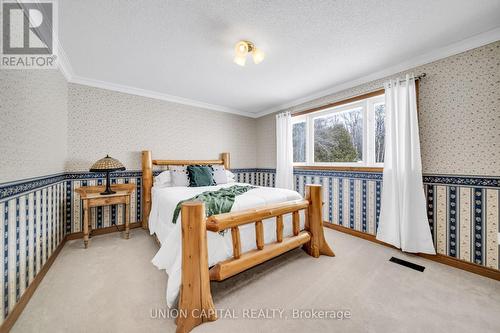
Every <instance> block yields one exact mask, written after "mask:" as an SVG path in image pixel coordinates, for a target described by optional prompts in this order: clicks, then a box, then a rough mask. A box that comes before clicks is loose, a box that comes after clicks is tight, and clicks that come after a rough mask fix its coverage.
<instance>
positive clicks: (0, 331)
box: [0, 238, 66, 333]
mask: <svg viewBox="0 0 500 333" xmlns="http://www.w3.org/2000/svg"><path fill="white" fill-rule="evenodd" d="M65 243H66V238H63V240H62V241H61V243H60V244H59V245H58V246H57V248H56V250H55V251H54V252H53V253H52V255H51V256H50V257H49V259H47V261H46V262H45V264H44V265H43V267H42V269H41V270H40V272H38V274H37V275H36V276H35V277H34V279H33V281H32V282H31V283H30V285H29V286H28V288H26V290H25V291H24V293H23V295H22V296H21V297H20V298H19V302H17V303H16V305H14V308H13V309H12V311H11V312H10V313H9V315H8V316H7V318H5V320H4V322H3V323H2V325H1V326H0V333H7V332H9V331H10V329H11V328H12V326H14V324H15V322H16V320H17V318H19V316H20V315H21V313H22V312H23V310H24V308H25V307H26V305H27V304H28V302H29V300H30V299H31V296H33V293H34V292H35V290H36V288H38V286H39V285H40V282H42V280H43V278H44V277H45V274H47V272H48V271H49V268H50V266H52V264H53V263H54V261H55V260H56V258H57V256H58V255H59V253H60V252H61V250H62V248H63V247H64V244H65Z"/></svg>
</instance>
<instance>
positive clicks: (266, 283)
mask: <svg viewBox="0 0 500 333" xmlns="http://www.w3.org/2000/svg"><path fill="white" fill-rule="evenodd" d="M325 232H326V237H327V240H328V242H329V243H330V244H331V245H332V248H333V250H334V251H335V252H336V254H337V256H336V257H335V258H328V257H321V258H320V259H313V258H311V257H309V256H307V255H306V254H305V253H304V252H303V251H301V250H300V249H298V250H294V251H291V252H289V253H287V254H285V255H283V256H281V257H279V258H276V259H274V260H272V261H270V262H268V263H266V264H264V265H261V266H259V267H256V268H254V269H252V270H250V271H247V272H245V273H243V274H240V275H238V276H236V277H234V278H231V279H229V280H227V281H225V282H222V283H212V284H211V286H212V293H213V298H214V301H215V305H216V307H217V308H218V309H232V310H234V311H233V312H230V313H229V312H227V313H226V314H231V315H233V316H238V317H239V318H238V319H234V318H233V319H231V318H227V319H219V320H217V321H216V322H213V323H207V324H203V325H202V326H199V327H198V328H196V329H195V330H194V332H304V331H306V330H307V331H309V332H332V331H336V332H443V331H452V332H500V315H499V314H500V282H497V281H494V280H490V279H487V278H483V277H481V276H477V275H474V274H471V273H468V272H464V271H460V270H457V269H454V268H451V267H447V266H445V265H441V264H438V263H434V262H431V261H427V260H425V259H422V258H418V257H414V256H405V255H402V254H401V253H399V252H398V251H396V250H393V249H390V248H387V247H384V246H380V245H377V244H374V243H371V242H368V241H365V240H362V239H358V238H355V237H352V236H349V235H345V234H342V233H338V232H335V231H333V230H325ZM156 250H157V247H156V244H155V242H154V241H153V240H152V238H150V237H149V236H148V235H147V234H146V232H144V231H143V230H139V229H135V230H133V231H132V233H131V238H130V240H124V239H122V238H121V237H120V234H118V233H113V234H109V235H104V236H97V237H94V238H93V239H92V240H91V244H90V247H89V249H87V250H83V248H82V241H81V240H77V241H72V242H69V243H68V244H66V246H65V248H64V249H63V250H62V252H61V254H60V255H59V257H58V258H57V260H56V261H55V262H54V265H53V266H52V268H51V269H50V271H49V272H48V274H47V275H46V277H45V279H44V280H43V282H42V283H41V285H40V286H39V288H38V290H37V291H36V292H35V294H34V295H33V297H32V299H31V301H30V303H29V304H28V306H27V307H26V309H25V310H24V312H23V314H22V315H21V317H20V318H19V319H18V321H17V323H16V325H15V326H14V328H13V330H12V332H15V333H16V332H162V333H165V332H174V331H175V325H174V321H173V319H156V318H152V317H156V315H157V314H158V312H157V310H158V309H160V310H164V309H165V301H164V294H165V286H166V283H167V279H166V275H165V273H164V272H163V271H159V270H157V269H156V268H155V267H154V266H153V265H152V264H151V263H150V260H151V258H152V256H153V255H154V253H155V251H156ZM392 255H395V256H399V257H401V258H406V259H408V260H411V261H413V262H415V263H418V264H420V265H424V266H425V267H426V269H425V272H424V273H420V272H417V271H414V270H412V269H409V268H406V267H403V266H400V265H397V264H394V263H391V262H389V261H388V259H389V258H390V257H391V256H392ZM261 308H264V309H268V311H269V312H268V313H270V310H271V309H276V312H275V313H276V314H278V310H280V311H284V312H283V317H282V319H277V318H279V316H277V318H275V319H273V320H272V319H248V318H245V319H244V318H242V317H243V315H244V314H246V315H250V314H252V315H253V316H257V317H258V316H259V315H260V314H261V313H259V312H250V310H251V309H257V310H258V309H261ZM294 309H301V310H309V309H315V310H349V311H350V312H351V318H350V319H344V320H335V319H293V318H292V317H293V310H294ZM305 313H306V314H307V313H309V314H310V312H305Z"/></svg>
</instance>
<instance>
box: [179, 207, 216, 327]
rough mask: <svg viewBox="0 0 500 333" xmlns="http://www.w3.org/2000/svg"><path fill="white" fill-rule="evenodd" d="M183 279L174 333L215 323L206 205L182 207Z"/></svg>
mask: <svg viewBox="0 0 500 333" xmlns="http://www.w3.org/2000/svg"><path fill="white" fill-rule="evenodd" d="M181 222H182V278H181V291H180V297H179V316H178V317H177V331H176V332H177V333H184V332H189V331H191V330H192V329H193V328H194V327H196V326H198V325H200V324H202V323H203V322H206V321H214V320H216V319H217V316H216V313H215V307H214V303H213V301H212V294H211V293H210V278H209V275H208V252H207V251H208V250H207V227H206V218H205V204H204V203H203V202H199V201H189V202H185V203H183V204H182V208H181Z"/></svg>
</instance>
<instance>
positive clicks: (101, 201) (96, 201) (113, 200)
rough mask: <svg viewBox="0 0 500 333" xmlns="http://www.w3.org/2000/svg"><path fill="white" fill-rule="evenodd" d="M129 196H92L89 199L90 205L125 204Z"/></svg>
mask: <svg viewBox="0 0 500 333" xmlns="http://www.w3.org/2000/svg"><path fill="white" fill-rule="evenodd" d="M128 198H129V196H128V195H127V196H119V197H108V198H92V199H89V207H97V206H107V205H117V204H125V203H127V200H128Z"/></svg>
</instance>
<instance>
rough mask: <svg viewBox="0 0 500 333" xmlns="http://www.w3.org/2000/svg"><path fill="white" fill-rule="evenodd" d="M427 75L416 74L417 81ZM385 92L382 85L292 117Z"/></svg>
mask: <svg viewBox="0 0 500 333" xmlns="http://www.w3.org/2000/svg"><path fill="white" fill-rule="evenodd" d="M426 76H427V74H426V73H421V74H420V75H417V76H415V81H420V80H422V79H423V78H424V77H426ZM399 81H400V82H405V81H406V80H403V79H400V80H399ZM383 93H384V86H381V87H379V88H377V89H376V90H372V91H369V92H366V93H364V94H362V95H357V96H353V97H350V98H347V99H344V100H340V101H336V102H333V103H329V104H326V105H322V106H318V107H315V108H312V109H307V110H303V111H297V112H292V117H296V116H301V115H304V114H308V113H312V112H316V111H321V110H324V109H329V108H332V107H336V106H339V105H343V104H348V103H352V102H356V101H359V100H362V99H365V98H370V97H373V96H377V95H382V94H383Z"/></svg>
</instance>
